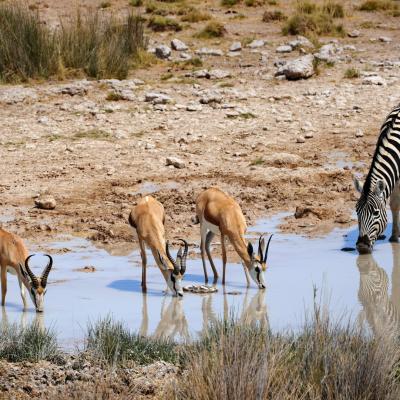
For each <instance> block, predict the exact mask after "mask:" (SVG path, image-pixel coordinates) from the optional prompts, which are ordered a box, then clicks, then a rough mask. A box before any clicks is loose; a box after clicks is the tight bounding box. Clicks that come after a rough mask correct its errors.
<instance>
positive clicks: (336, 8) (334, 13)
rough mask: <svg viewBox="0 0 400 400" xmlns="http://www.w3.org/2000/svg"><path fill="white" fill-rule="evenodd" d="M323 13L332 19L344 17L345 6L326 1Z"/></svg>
mask: <svg viewBox="0 0 400 400" xmlns="http://www.w3.org/2000/svg"><path fill="white" fill-rule="evenodd" d="M322 11H323V12H324V13H326V14H329V15H330V16H331V17H332V18H343V17H344V8H343V5H342V4H340V3H337V2H335V1H326V2H325V3H324V4H323V5H322Z"/></svg>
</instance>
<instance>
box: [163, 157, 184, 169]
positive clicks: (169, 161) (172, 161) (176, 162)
mask: <svg viewBox="0 0 400 400" xmlns="http://www.w3.org/2000/svg"><path fill="white" fill-rule="evenodd" d="M165 165H166V166H169V165H172V166H174V167H175V168H178V169H182V168H185V166H186V164H185V162H184V161H183V160H181V159H180V158H178V157H167V158H166V160H165Z"/></svg>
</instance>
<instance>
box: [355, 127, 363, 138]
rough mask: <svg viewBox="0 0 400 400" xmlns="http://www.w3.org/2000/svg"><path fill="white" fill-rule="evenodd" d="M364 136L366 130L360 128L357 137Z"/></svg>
mask: <svg viewBox="0 0 400 400" xmlns="http://www.w3.org/2000/svg"><path fill="white" fill-rule="evenodd" d="M363 136H364V132H363V131H362V130H361V129H359V130H358V131H357V132H356V137H363Z"/></svg>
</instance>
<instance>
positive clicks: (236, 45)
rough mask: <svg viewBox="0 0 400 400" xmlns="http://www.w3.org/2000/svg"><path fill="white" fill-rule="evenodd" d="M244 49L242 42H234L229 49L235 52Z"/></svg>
mask: <svg viewBox="0 0 400 400" xmlns="http://www.w3.org/2000/svg"><path fill="white" fill-rule="evenodd" d="M240 50H242V43H240V42H233V43H232V44H231V47H229V51H232V52H235V51H240Z"/></svg>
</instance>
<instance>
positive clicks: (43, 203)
mask: <svg viewBox="0 0 400 400" xmlns="http://www.w3.org/2000/svg"><path fill="white" fill-rule="evenodd" d="M56 205H57V202H56V200H55V198H54V197H53V196H51V195H42V196H40V197H39V198H37V199H36V200H35V206H36V207H37V208H40V209H42V210H54V209H55V208H56Z"/></svg>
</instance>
